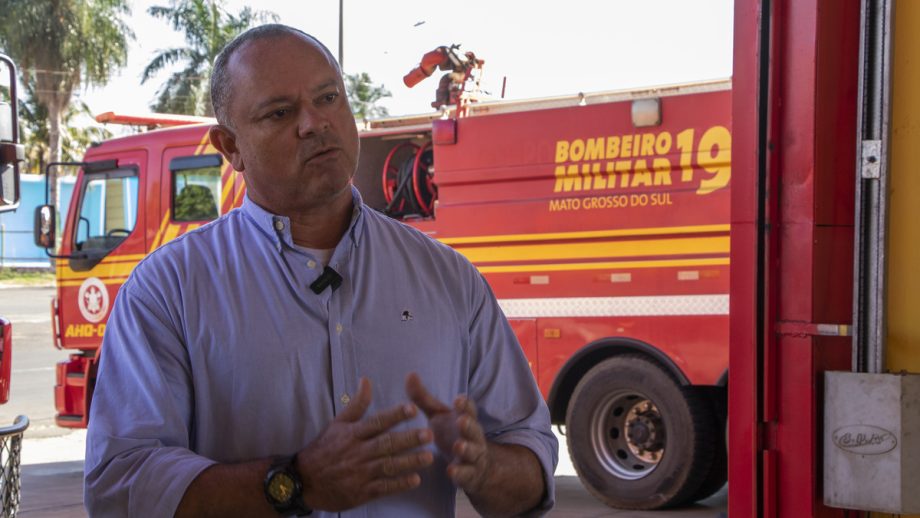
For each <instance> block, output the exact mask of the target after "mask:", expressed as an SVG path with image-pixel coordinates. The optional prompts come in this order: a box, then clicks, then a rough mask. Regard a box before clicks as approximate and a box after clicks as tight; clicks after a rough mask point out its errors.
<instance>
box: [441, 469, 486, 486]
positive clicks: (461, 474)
mask: <svg viewBox="0 0 920 518" xmlns="http://www.w3.org/2000/svg"><path fill="white" fill-rule="evenodd" d="M447 476H448V477H449V478H450V480H451V481H452V482H453V483H454V485H455V486H457V487H460V488H462V489H470V488H472V486H474V485H475V483H476V482H477V481H478V480H479V478H480V474H479V472H478V471H477V470H476V468H475V467H473V466H470V465H469V464H450V465H449V466H447Z"/></svg>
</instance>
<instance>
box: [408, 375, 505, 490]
mask: <svg viewBox="0 0 920 518" xmlns="http://www.w3.org/2000/svg"><path fill="white" fill-rule="evenodd" d="M406 394H408V396H409V399H411V400H412V402H413V403H415V404H416V405H418V407H419V408H421V409H422V411H423V412H425V415H426V416H428V423H429V425H430V426H431V429H432V431H434V440H435V444H437V445H438V448H439V449H440V450H441V453H443V454H444V455H445V456H446V457H447V458H448V460H450V464H449V465H448V466H447V476H448V477H450V479H451V480H452V481H453V482H454V484H455V485H456V486H457V487H459V488H461V489H463V490H464V491H465V492H466V493H468V494H476V493H479V492H480V491H481V490H482V486H483V484H484V482H485V480H486V476H487V475H488V473H489V471H490V467H491V455H490V451H489V444H488V442H486V436H485V434H484V433H483V431H482V426H480V424H479V419H478V418H477V416H476V405H475V404H474V403H473V402H472V401H470V400H469V399H468V398H466V397H465V396H459V397H457V399H455V400H454V407H453V408H451V407H449V406H447V405H446V404H444V403H443V402H441V401H440V400H438V399H437V398H436V397H434V396H433V395H431V393H430V392H428V389H426V388H425V386H424V385H423V384H422V380H421V379H419V377H418V374H416V373H414V372H413V373H411V374H409V376H408V377H406Z"/></svg>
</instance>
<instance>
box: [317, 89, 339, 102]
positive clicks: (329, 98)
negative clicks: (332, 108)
mask: <svg viewBox="0 0 920 518" xmlns="http://www.w3.org/2000/svg"><path fill="white" fill-rule="evenodd" d="M338 97H339V94H338V92H332V93H328V94H326V95H324V96H322V97H321V98H320V101H321V102H324V103H326V104H332V103H333V102H335V100H336V99H338Z"/></svg>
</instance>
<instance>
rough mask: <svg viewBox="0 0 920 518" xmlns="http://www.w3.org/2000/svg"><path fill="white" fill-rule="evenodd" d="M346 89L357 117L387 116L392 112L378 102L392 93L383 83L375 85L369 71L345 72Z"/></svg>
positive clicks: (352, 109)
mask: <svg viewBox="0 0 920 518" xmlns="http://www.w3.org/2000/svg"><path fill="white" fill-rule="evenodd" d="M345 91H346V92H347V93H348V103H349V104H350V105H351V112H352V113H353V114H354V115H355V118H356V119H371V118H374V117H386V116H387V115H389V114H390V113H389V111H387V109H386V108H385V107H383V106H378V105H377V102H378V101H380V100H381V99H383V98H384V97H391V96H392V94H390V91H389V90H387V89H386V88H385V87H384V86H383V85H380V86H377V85H375V84H374V82H373V81H372V80H371V76H370V75H368V73H367V72H361V73H359V74H345Z"/></svg>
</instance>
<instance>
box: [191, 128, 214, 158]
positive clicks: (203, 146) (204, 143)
mask: <svg viewBox="0 0 920 518" xmlns="http://www.w3.org/2000/svg"><path fill="white" fill-rule="evenodd" d="M210 143H211V139H210V138H208V132H207V131H205V132H204V136H203V137H201V141H199V142H198V146H197V148H196V149H195V154H196V155H203V154H204V153H205V151H206V150H207V149H208V145H209V144H210Z"/></svg>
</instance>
